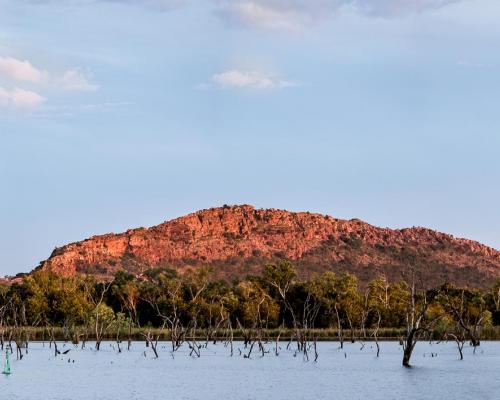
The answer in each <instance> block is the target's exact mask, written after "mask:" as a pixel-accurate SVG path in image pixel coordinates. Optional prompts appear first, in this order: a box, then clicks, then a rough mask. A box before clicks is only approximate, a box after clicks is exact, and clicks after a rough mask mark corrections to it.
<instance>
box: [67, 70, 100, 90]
mask: <svg viewBox="0 0 500 400" xmlns="http://www.w3.org/2000/svg"><path fill="white" fill-rule="evenodd" d="M57 86H58V87H60V88H61V89H63V90H69V91H78V92H95V91H96V90H99V86H98V85H95V84H92V83H90V82H89V81H88V79H87V77H85V75H84V74H83V73H82V72H81V71H79V70H78V69H70V70H68V71H66V72H65V73H64V74H63V76H62V77H61V78H60V79H59V80H58V81H57Z"/></svg>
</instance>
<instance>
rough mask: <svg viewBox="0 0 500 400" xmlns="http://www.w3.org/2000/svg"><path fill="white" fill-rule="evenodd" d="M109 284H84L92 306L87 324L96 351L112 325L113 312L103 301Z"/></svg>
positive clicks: (89, 282) (87, 282)
mask: <svg viewBox="0 0 500 400" xmlns="http://www.w3.org/2000/svg"><path fill="white" fill-rule="evenodd" d="M111 284H112V282H108V283H99V284H96V283H95V282H93V281H92V280H87V281H85V283H84V288H85V292H86V295H87V299H88V300H89V302H90V304H92V306H93V310H92V314H91V318H90V319H89V322H90V323H91V325H92V328H93V331H94V335H95V342H96V343H95V349H96V350H99V349H100V348H101V343H102V340H103V339H104V336H105V334H106V333H107V331H108V330H109V328H110V327H111V326H112V325H113V323H114V312H113V310H112V309H111V308H110V307H109V306H108V305H107V304H106V302H105V301H104V300H105V296H106V294H107V292H108V290H109V289H110V287H111Z"/></svg>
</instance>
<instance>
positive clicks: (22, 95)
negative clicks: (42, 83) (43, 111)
mask: <svg viewBox="0 0 500 400" xmlns="http://www.w3.org/2000/svg"><path fill="white" fill-rule="evenodd" d="M45 100H46V99H45V98H44V97H43V96H40V95H39V94H38V93H35V92H32V91H29V90H24V89H20V88H17V87H16V88H14V89H12V90H8V89H4V88H2V87H0V108H7V109H14V110H30V109H34V108H37V107H39V106H41V105H42V104H43V103H45Z"/></svg>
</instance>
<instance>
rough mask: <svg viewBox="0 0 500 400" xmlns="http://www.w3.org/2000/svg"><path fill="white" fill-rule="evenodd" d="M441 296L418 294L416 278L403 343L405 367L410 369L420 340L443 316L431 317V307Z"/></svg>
mask: <svg viewBox="0 0 500 400" xmlns="http://www.w3.org/2000/svg"><path fill="white" fill-rule="evenodd" d="M438 294H439V292H438V291H437V290H432V291H428V292H426V291H424V290H422V291H421V292H417V289H416V285H415V279H414V276H413V277H412V283H411V286H410V293H409V299H407V310H406V337H405V338H403V339H402V342H403V366H404V367H410V358H411V355H412V353H413V350H414V348H415V345H416V344H417V342H418V340H419V339H420V338H421V337H422V336H423V335H424V334H425V333H428V332H430V331H431V329H432V327H433V326H434V325H435V323H436V322H437V321H438V320H439V318H441V316H439V315H438V316H435V317H429V315H428V310H429V306H430V305H431V303H432V302H433V300H434V298H435V297H436V296H437V295H438Z"/></svg>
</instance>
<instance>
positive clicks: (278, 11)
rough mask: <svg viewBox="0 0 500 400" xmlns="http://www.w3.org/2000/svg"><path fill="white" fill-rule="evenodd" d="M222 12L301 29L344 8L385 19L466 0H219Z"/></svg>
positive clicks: (249, 22) (248, 22)
mask: <svg viewBox="0 0 500 400" xmlns="http://www.w3.org/2000/svg"><path fill="white" fill-rule="evenodd" d="M215 1H216V2H217V4H218V13H219V15H221V16H222V18H223V19H224V20H226V21H227V22H229V23H231V24H234V25H239V26H240V25H245V26H254V27H258V28H265V29H272V30H298V29H302V28H304V27H306V26H309V25H312V24H313V23H315V22H317V21H318V20H321V19H325V18H329V17H331V16H333V15H335V14H337V13H339V12H341V11H342V10H351V11H354V12H356V13H359V14H362V15H366V16H376V17H383V18H393V17H402V16H406V15H410V14H415V13H421V12H425V11H429V10H435V9H438V8H441V7H444V6H446V5H449V4H452V3H457V2H460V1H464V0H215Z"/></svg>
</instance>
